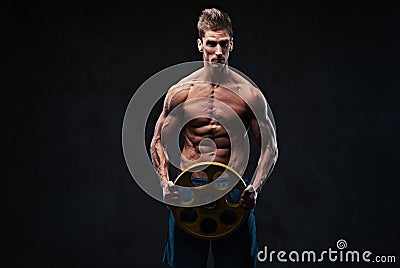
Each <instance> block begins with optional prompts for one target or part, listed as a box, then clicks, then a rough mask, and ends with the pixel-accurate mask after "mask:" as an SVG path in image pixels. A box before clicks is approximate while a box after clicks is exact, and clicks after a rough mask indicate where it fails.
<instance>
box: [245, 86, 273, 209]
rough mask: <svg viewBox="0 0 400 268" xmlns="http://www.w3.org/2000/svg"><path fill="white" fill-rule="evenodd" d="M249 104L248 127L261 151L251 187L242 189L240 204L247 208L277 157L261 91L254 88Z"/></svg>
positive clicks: (271, 126) (266, 107)
mask: <svg viewBox="0 0 400 268" xmlns="http://www.w3.org/2000/svg"><path fill="white" fill-rule="evenodd" d="M251 106H252V108H253V109H252V110H253V111H252V113H253V114H252V117H251V121H250V128H251V132H252V133H253V137H254V139H255V141H256V143H257V144H258V146H259V147H260V150H261V152H260V158H259V160H258V165H257V169H256V171H255V172H256V173H255V178H254V180H253V182H252V187H251V186H250V187H248V188H247V189H246V190H245V191H243V193H242V196H241V200H240V203H241V204H242V206H243V207H244V208H247V209H252V208H253V207H254V205H255V201H256V198H257V194H258V193H259V192H260V191H261V188H262V186H263V185H264V183H265V182H266V180H267V178H268V177H269V175H270V174H271V172H272V170H273V168H274V165H275V162H276V160H277V159H278V146H277V141H276V132H275V127H274V125H273V124H272V122H271V119H270V118H269V116H268V104H267V101H266V100H265V98H264V96H263V95H262V93H261V91H259V90H256V92H255V95H254V97H253V99H252V101H251ZM252 188H253V189H254V190H253V189H252Z"/></svg>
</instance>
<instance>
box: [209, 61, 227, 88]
mask: <svg viewBox="0 0 400 268" xmlns="http://www.w3.org/2000/svg"><path fill="white" fill-rule="evenodd" d="M228 75H229V67H228V64H212V63H209V62H204V81H208V82H211V83H213V84H221V83H222V82H225V81H227V79H228Z"/></svg>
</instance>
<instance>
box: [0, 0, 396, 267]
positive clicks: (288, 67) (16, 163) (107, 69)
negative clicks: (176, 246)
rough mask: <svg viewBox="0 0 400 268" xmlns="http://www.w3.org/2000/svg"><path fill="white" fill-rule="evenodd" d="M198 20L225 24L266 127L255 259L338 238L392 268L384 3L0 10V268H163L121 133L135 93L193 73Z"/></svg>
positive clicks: (162, 227) (392, 80)
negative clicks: (167, 76) (270, 157)
mask: <svg viewBox="0 0 400 268" xmlns="http://www.w3.org/2000/svg"><path fill="white" fill-rule="evenodd" d="M210 6H217V7H220V8H222V9H224V10H225V11H227V12H228V13H229V14H230V16H231V18H232V20H233V23H234V31H235V49H234V52H233V53H232V55H231V59H230V64H231V65H232V66H234V67H236V68H238V69H240V70H241V71H243V72H244V73H246V74H247V75H248V76H250V77H251V78H252V79H253V81H255V82H256V83H257V85H258V86H259V87H260V88H261V89H262V90H263V92H264V93H265V95H266V97H267V99H268V102H269V104H270V106H271V107H272V109H273V112H274V116H275V121H276V125H277V132H278V142H279V149H280V156H279V161H278V163H277V166H276V168H275V171H274V173H273V175H272V176H271V177H270V179H269V181H268V182H267V183H266V185H265V187H264V189H263V192H262V195H261V196H260V198H259V200H258V205H257V206H258V207H257V226H258V235H259V244H260V246H261V247H263V246H264V245H268V248H270V249H274V250H279V249H284V250H291V249H298V250H300V249H315V250H318V249H327V248H329V247H331V248H335V244H336V241H337V240H338V239H340V238H343V239H345V240H346V241H347V243H348V245H349V248H352V249H355V250H356V249H359V250H366V249H369V250H371V251H372V252H373V253H374V254H377V255H379V254H380V255H397V259H399V258H400V254H399V253H400V252H399V251H400V250H399V246H398V239H399V238H400V236H399V228H398V226H399V223H400V220H399V209H398V204H399V199H398V190H399V182H398V179H399V175H398V166H397V165H398V163H397V161H398V159H399V158H398V150H399V141H398V136H399V127H400V124H399V122H400V121H399V120H400V113H399V112H398V110H397V109H396V104H397V103H398V99H399V97H400V94H399V92H398V88H399V86H400V80H399V76H398V72H399V67H398V66H399V65H398V62H399V52H398V51H399V50H398V47H399V45H400V42H399V34H398V32H399V30H398V29H399V26H400V25H399V19H398V13H399V9H396V7H395V4H394V1H393V2H390V1H385V2H375V3H374V4H367V2H366V1H351V3H350V1H349V3H345V4H340V3H338V2H336V1H264V3H263V4H260V3H258V2H255V1H240V2H235V3H234V1H162V2H161V1H160V3H154V2H150V1H110V2H107V3H106V2H99V1H93V2H83V1H81V2H77V3H74V2H70V1H63V2H60V1H52V2H50V3H44V2H38V1H30V2H28V1H19V2H16V1H8V2H6V3H3V9H2V13H4V14H2V16H1V17H2V19H1V20H2V23H1V27H2V29H3V30H2V36H3V37H2V40H3V41H2V43H3V44H2V45H3V53H2V54H3V55H2V58H3V59H2V62H3V63H4V64H3V65H4V67H3V68H5V70H4V71H3V74H4V78H3V79H2V83H3V86H2V98H1V99H2V105H1V109H2V113H1V114H2V133H3V146H2V148H3V150H2V152H3V155H4V157H3V159H4V160H3V164H4V166H5V169H4V170H5V175H3V176H2V179H1V188H0V193H1V195H0V198H1V199H0V206H1V229H0V230H1V231H0V232H1V236H0V237H1V239H0V241H1V252H2V255H3V259H2V262H4V263H6V264H8V265H6V267H32V266H38V265H40V266H42V267H88V266H93V267H164V266H163V265H162V263H161V256H162V251H163V244H164V241H165V238H166V231H167V210H166V209H165V206H164V205H163V204H161V203H159V202H157V201H155V200H154V199H152V198H151V197H149V196H147V195H146V194H145V193H144V192H143V191H142V190H141V189H140V188H139V187H138V186H137V184H136V183H135V182H134V181H133V179H132V178H131V176H130V174H129V172H128V169H127V167H126V165H125V160H124V157H123V153H122V145H121V128H122V120H123V116H124V112H125V109H126V106H127V104H128V102H129V100H130V98H131V97H132V95H133V93H134V92H135V90H136V89H137V88H138V87H139V86H140V85H141V84H142V83H143V82H144V81H145V80H146V79H147V78H149V77H150V76H151V75H153V74H154V73H156V72H158V71H160V70H162V69H163V68H165V67H168V66H171V65H173V64H176V63H181V62H185V61H190V60H200V55H199V54H198V52H197V48H196V43H195V42H196V35H197V33H196V28H195V26H196V21H197V17H198V15H199V13H200V11H201V9H202V8H204V7H210ZM238 246H240V245H238ZM328 264H329V263H327V264H325V265H327V266H330V265H328ZM336 265H340V264H336ZM283 266H285V265H283V264H279V263H276V262H275V263H272V264H268V265H267V264H263V265H260V267H283ZM291 266H293V267H297V266H296V265H294V264H292V265H291ZM298 266H299V267H300V266H301V265H298ZM309 266H310V265H309V264H307V265H304V267H309ZM319 266H323V265H322V264H320V265H319ZM362 266H363V265H361V267H362ZM386 266H388V265H385V267H386ZM3 267H4V266H3ZM285 267H286V266H285ZM330 267H331V266H330Z"/></svg>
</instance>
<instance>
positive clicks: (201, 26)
mask: <svg viewBox="0 0 400 268" xmlns="http://www.w3.org/2000/svg"><path fill="white" fill-rule="evenodd" d="M197 29H198V30H199V38H200V39H201V38H202V37H203V36H204V33H205V32H206V31H209V30H211V31H219V30H227V31H228V34H229V36H230V37H231V38H232V37H233V29H232V22H231V19H230V18H229V16H228V14H227V13H225V12H223V11H221V10H218V9H216V8H210V9H204V10H203V11H202V12H201V15H200V17H199V22H198V23H197Z"/></svg>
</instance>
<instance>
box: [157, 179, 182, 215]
mask: <svg viewBox="0 0 400 268" xmlns="http://www.w3.org/2000/svg"><path fill="white" fill-rule="evenodd" d="M161 184H162V190H163V200H164V202H165V203H166V205H167V207H168V208H170V207H169V205H168V203H176V202H177V201H178V198H179V192H178V190H177V187H176V186H175V184H174V183H173V182H172V181H166V180H163V181H162V183H161Z"/></svg>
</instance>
